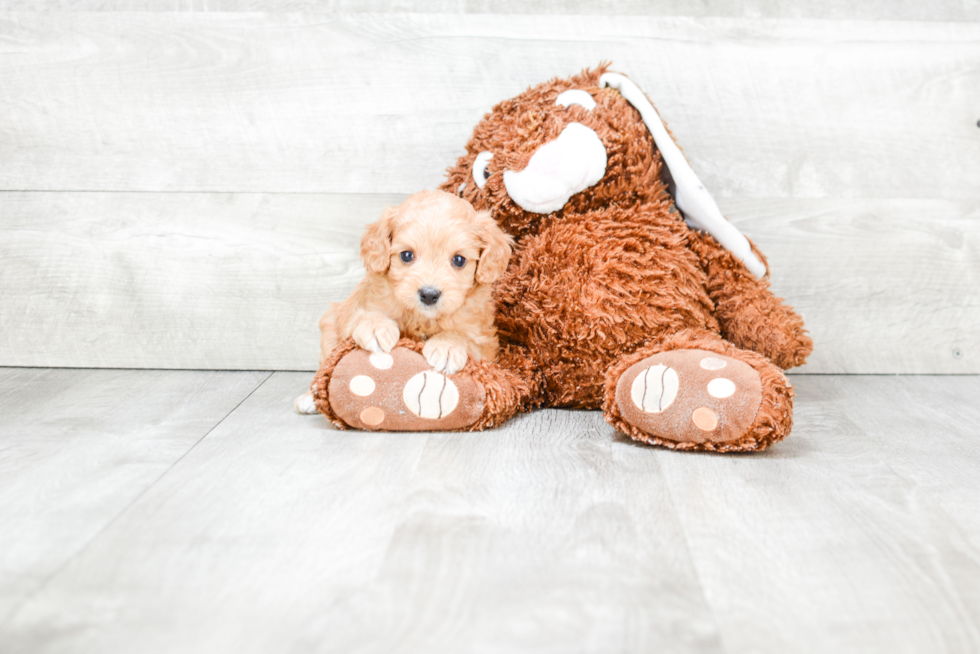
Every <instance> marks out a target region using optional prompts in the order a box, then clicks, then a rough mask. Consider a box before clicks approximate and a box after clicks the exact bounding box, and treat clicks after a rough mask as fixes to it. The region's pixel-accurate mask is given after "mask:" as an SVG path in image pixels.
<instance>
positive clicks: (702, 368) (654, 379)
mask: <svg viewBox="0 0 980 654" xmlns="http://www.w3.org/2000/svg"><path fill="white" fill-rule="evenodd" d="M616 404H617V406H618V407H619V412H620V415H622V417H623V419H624V420H626V422H628V423H630V424H631V425H633V426H635V427H637V428H639V429H640V430H641V431H644V432H646V433H648V434H650V435H652V436H656V437H657V438H660V439H663V440H669V441H673V442H676V443H726V442H730V441H735V440H738V438H739V437H741V436H743V435H744V434H745V433H746V432H747V431H748V430H749V428H750V427H751V426H752V423H753V422H754V421H755V417H756V415H757V414H758V412H759V407H760V405H761V404H762V380H761V379H760V377H759V373H758V372H756V371H755V369H754V368H752V366H750V365H748V364H747V363H743V362H742V361H739V360H738V359H734V358H732V357H728V356H725V355H722V354H718V353H716V352H708V351H706V350H671V351H670V352H663V353H661V354H656V355H654V356H651V357H647V358H646V359H644V360H642V361H640V362H638V363H636V364H634V365H632V366H631V367H630V368H629V369H627V370H626V372H625V373H623V375H622V376H621V377H620V378H619V381H618V382H617V384H616Z"/></svg>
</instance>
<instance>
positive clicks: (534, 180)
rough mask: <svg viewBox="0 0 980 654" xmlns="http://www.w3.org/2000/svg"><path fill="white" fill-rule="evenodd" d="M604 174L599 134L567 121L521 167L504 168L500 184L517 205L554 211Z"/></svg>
mask: <svg viewBox="0 0 980 654" xmlns="http://www.w3.org/2000/svg"><path fill="white" fill-rule="evenodd" d="M605 174H606V148H605V146H604V145H602V141H601V140H600V139H599V135H598V134H596V133H595V132H594V131H592V130H591V129H589V128H588V127H586V126H585V125H583V124H581V123H571V124H569V125H567V126H566V127H565V129H563V130H562V132H561V134H559V135H558V138H557V139H555V140H554V141H551V142H549V143H545V144H544V145H542V146H541V147H540V148H538V150H537V152H535V153H534V155H533V156H532V157H531V161H530V162H528V164H527V167H526V168H525V169H524V170H522V171H521V172H519V173H515V172H514V171H512V170H506V171H504V186H505V187H506V188H507V194H508V195H509V196H510V197H511V198H512V199H513V200H514V202H516V203H517V205H518V206H519V207H521V208H522V209H524V210H525V211H530V212H531V213H542V214H544V213H551V212H552V211H558V210H559V209H561V208H562V207H564V206H565V203H566V202H568V199H569V198H571V197H572V196H573V195H575V194H576V193H579V192H581V191H584V190H585V189H587V188H589V187H590V186H592V185H594V184H596V183H597V182H598V181H599V180H600V179H602V176H603V175H605Z"/></svg>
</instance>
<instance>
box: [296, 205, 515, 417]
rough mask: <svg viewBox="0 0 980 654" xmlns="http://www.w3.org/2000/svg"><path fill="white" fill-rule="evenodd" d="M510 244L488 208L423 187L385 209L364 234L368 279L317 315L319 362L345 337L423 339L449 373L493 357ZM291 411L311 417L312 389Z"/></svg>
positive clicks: (387, 347)
mask: <svg viewBox="0 0 980 654" xmlns="http://www.w3.org/2000/svg"><path fill="white" fill-rule="evenodd" d="M511 246H512V241H511V238H510V237H509V236H507V235H506V234H504V233H503V232H502V231H501V230H500V228H499V227H498V226H497V224H496V223H495V222H494V221H493V219H492V218H491V217H490V212H489V211H480V212H478V211H476V210H475V209H473V207H472V205H470V203H469V202H467V201H466V200H463V199H461V198H458V197H456V196H455V195H452V194H450V193H444V192H442V191H422V192H420V193H416V194H415V195H413V196H411V197H410V198H408V199H407V200H405V202H403V203H402V204H401V205H400V206H398V207H394V208H388V209H386V210H385V212H384V214H383V215H382V217H381V220H379V221H378V222H376V223H372V224H370V225H368V227H367V231H366V232H365V234H364V237H363V239H362V240H361V260H362V261H363V262H364V268H365V270H366V271H367V275H366V276H365V277H364V279H363V280H362V281H361V283H360V284H358V286H357V288H356V289H355V290H354V293H353V294H352V295H351V296H350V297H349V298H347V299H346V300H344V301H343V302H340V303H335V304H333V305H332V306H331V308H330V310H329V311H327V313H325V314H324V315H323V317H322V318H320V363H321V364H322V363H323V361H324V359H325V358H326V357H327V356H328V355H329V354H330V353H331V352H332V351H333V349H334V348H335V347H336V346H337V344H338V343H341V342H343V341H344V340H346V339H348V338H353V339H354V342H355V343H357V344H358V345H359V346H360V347H362V348H364V349H365V350H370V351H371V352H389V351H391V349H392V348H393V347H394V346H395V344H396V343H397V342H398V339H399V338H401V337H403V336H407V337H411V338H416V339H419V340H425V345H424V346H423V348H422V355H423V356H424V357H425V360H426V361H427V362H428V364H429V365H430V366H432V367H433V368H434V369H435V370H438V371H439V372H444V373H446V374H448V375H452V374H454V373H456V372H457V371H459V370H460V369H461V368H462V367H463V366H464V365H466V361H467V360H468V359H469V358H470V357H472V358H474V359H482V358H488V359H493V358H494V357H495V356H496V353H497V346H498V343H497V330H496V327H494V305H493V301H492V299H491V291H492V286H493V282H494V281H495V280H496V279H497V278H499V277H500V276H501V275H502V274H503V272H504V270H505V269H506V268H507V262H508V261H509V260H510V254H511ZM296 409H297V411H299V412H300V413H315V412H316V408H315V407H314V406H313V397H312V394H310V393H307V394H305V395H302V396H300V397H299V398H297V399H296Z"/></svg>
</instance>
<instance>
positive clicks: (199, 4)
mask: <svg viewBox="0 0 980 654" xmlns="http://www.w3.org/2000/svg"><path fill="white" fill-rule="evenodd" d="M64 10H69V11H330V12H334V11H338V12H363V13H375V12H386V11H400V12H412V13H416V12H419V13H478V14H545V15H548V14H585V15H595V14H598V15H611V14H620V15H628V16H633V15H651V16H675V15H680V16H699V17H701V16H731V17H746V18H839V19H855V18H858V19H871V20H925V21H960V20H962V21H966V20H970V21H975V20H978V19H980V3H978V2H977V0H934V1H933V2H929V3H922V2H918V1H917V0H877V1H873V2H868V1H865V2H846V1H844V0H825V1H824V2H819V3H813V2H802V1H799V0H797V1H795V2H787V0H744V1H742V2H733V1H732V0H663V1H660V2H645V1H644V0H565V1H563V2H553V1H549V0H533V1H529V0H0V11H64Z"/></svg>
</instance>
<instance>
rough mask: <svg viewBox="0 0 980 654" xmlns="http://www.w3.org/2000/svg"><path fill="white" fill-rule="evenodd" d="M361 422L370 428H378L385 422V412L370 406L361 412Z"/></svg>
mask: <svg viewBox="0 0 980 654" xmlns="http://www.w3.org/2000/svg"><path fill="white" fill-rule="evenodd" d="M360 418H361V422H363V423H364V424H365V425H367V426H369V427H377V426H378V425H380V424H381V423H382V422H384V421H385V412H384V411H382V410H381V409H379V408H378V407H376V406H369V407H368V408H366V409H364V410H363V411H361V415H360Z"/></svg>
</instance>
